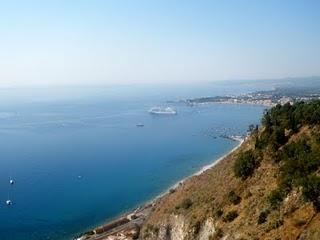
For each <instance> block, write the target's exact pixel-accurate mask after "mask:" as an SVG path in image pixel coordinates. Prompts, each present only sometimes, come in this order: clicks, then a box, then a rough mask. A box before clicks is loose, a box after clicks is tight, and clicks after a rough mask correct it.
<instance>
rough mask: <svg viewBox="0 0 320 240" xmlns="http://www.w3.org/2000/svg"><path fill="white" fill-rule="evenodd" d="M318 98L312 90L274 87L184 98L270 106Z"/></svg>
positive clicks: (202, 101)
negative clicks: (247, 91) (224, 94)
mask: <svg viewBox="0 0 320 240" xmlns="http://www.w3.org/2000/svg"><path fill="white" fill-rule="evenodd" d="M314 99H320V94H319V93H314V92H313V91H309V90H308V91H307V90H305V91H304V90H300V91H299V92H296V91H294V90H292V89H276V90H270V91H257V92H253V93H246V94H241V95H230V96H215V97H200V98H194V99H187V100H184V102H186V103H187V104H188V105H191V106H192V105H194V104H205V103H229V104H256V105H263V106H268V107H272V106H275V105H277V104H280V105H284V104H286V103H291V104H293V103H294V102H298V101H310V100H314Z"/></svg>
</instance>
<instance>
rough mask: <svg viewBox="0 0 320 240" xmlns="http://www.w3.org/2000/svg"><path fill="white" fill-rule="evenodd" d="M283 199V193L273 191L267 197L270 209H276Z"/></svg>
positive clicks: (277, 190)
mask: <svg viewBox="0 0 320 240" xmlns="http://www.w3.org/2000/svg"><path fill="white" fill-rule="evenodd" d="M284 197H285V194H284V193H283V191H281V190H279V189H276V190H273V191H272V192H271V193H270V195H269V197H268V200H269V203H270V205H271V207H273V208H276V207H278V206H279V205H280V204H281V202H282V201H283V198H284Z"/></svg>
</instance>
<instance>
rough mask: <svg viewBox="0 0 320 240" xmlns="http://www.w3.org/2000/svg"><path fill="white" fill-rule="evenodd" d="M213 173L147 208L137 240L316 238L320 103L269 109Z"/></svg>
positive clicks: (319, 235)
mask: <svg viewBox="0 0 320 240" xmlns="http://www.w3.org/2000/svg"><path fill="white" fill-rule="evenodd" d="M250 129H251V134H250V136H249V137H248V138H247V140H246V141H245V142H244V143H243V144H242V146H241V147H240V148H239V149H238V150H237V151H236V152H233V153H232V154H231V155H229V156H227V157H226V158H225V159H224V160H222V161H221V162H219V163H218V164H217V165H216V166H215V167H214V168H212V169H209V170H207V171H206V172H204V173H203V174H201V175H199V176H195V177H192V178H190V179H188V180H187V181H185V182H184V183H183V184H181V185H180V186H179V187H178V188H177V189H175V190H174V191H172V192H171V193H170V194H168V195H167V196H166V197H164V198H161V199H159V200H158V202H156V204H155V206H154V207H153V210H152V213H151V214H150V215H149V217H148V218H147V220H146V221H145V222H144V224H143V227H142V229H141V232H140V238H141V239H144V240H156V239H157V240H183V239H186V240H194V239H200V240H206V239H209V240H214V239H225V240H226V239H273V240H275V239H315V240H316V239H320V228H319V226H320V214H319V213H318V211H319V210H320V176H319V173H320V171H319V166H320V135H319V133H320V101H312V102H309V103H303V102H300V103H296V104H294V105H290V104H286V105H284V106H280V105H278V106H276V107H274V108H272V109H270V110H268V111H266V112H265V114H264V116H263V119H262V125H261V127H259V128H258V127H254V126H251V127H250Z"/></svg>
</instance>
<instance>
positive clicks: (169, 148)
mask: <svg viewBox="0 0 320 240" xmlns="http://www.w3.org/2000/svg"><path fill="white" fill-rule="evenodd" d="M255 89H256V87H255V86H252V85H235V84H232V85H230V84H203V85H184V86H178V85H175V86H174V85H170V86H169V85H167V86H165V85H164V86H162V85H161V86H155V85H153V86H152V85H148V86H133V85H132V86H109V87H56V88H36V89H32V88H25V89H1V90H0V154H1V158H0V222H1V224H0V239H2V240H7V239H8V240H9V239H10V240H18V239H19V240H20V239H29V240H38V239H41V240H43V239H58V240H60V239H71V238H72V237H73V236H75V235H76V234H78V233H80V232H83V231H85V230H87V229H89V228H90V227H93V226H96V225H98V224H101V223H102V222H104V221H105V220H107V219H110V218H113V217H115V216H117V215H119V214H121V213H122V212H124V211H126V210H129V209H132V208H134V207H136V206H138V205H139V204H141V203H143V202H145V201H147V200H150V199H152V198H153V197H155V196H156V195H158V194H160V193H162V192H163V191H164V190H166V189H168V188H169V187H170V186H171V185H173V184H174V183H175V182H177V181H179V180H181V179H183V178H184V177H186V176H188V175H190V174H192V173H194V172H196V171H198V170H199V169H201V168H202V167H203V166H204V165H206V164H209V163H211V162H212V161H214V159H217V158H218V157H220V156H222V155H223V154H225V153H226V152H228V151H229V150H231V149H232V148H233V147H234V146H235V145H236V144H237V143H236V142H234V141H231V140H227V139H224V138H220V137H219V136H220V135H221V134H233V135H234V134H245V133H246V130H247V128H248V125H249V124H251V123H259V120H260V117H261V114H262V112H263V110H264V107H262V106H253V105H231V104H206V105H198V106H194V107H190V106H187V105H185V104H183V103H181V102H179V101H178V100H181V99H185V98H192V97H200V96H216V95H225V94H239V93H245V92H249V91H253V90H255ZM158 105H161V106H172V107H174V108H175V109H177V111H178V114H177V115H176V116H154V115H151V114H149V113H148V112H147V111H148V109H149V108H151V107H153V106H158ZM138 123H143V124H144V125H145V126H144V127H137V126H136V124H138ZM10 178H13V179H14V180H15V182H16V183H15V184H14V185H13V186H10V184H9V179H10ZM8 198H10V199H11V200H12V201H13V205H12V206H6V204H5V201H6V200H7V199H8Z"/></svg>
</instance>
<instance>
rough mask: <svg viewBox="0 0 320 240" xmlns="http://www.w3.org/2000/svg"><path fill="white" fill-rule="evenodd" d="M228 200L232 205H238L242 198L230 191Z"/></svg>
mask: <svg viewBox="0 0 320 240" xmlns="http://www.w3.org/2000/svg"><path fill="white" fill-rule="evenodd" d="M228 200H229V201H230V202H231V203H232V204H234V205H237V204H239V203H240V202H241V197H239V196H238V195H237V194H236V193H235V192H234V191H230V192H229V194H228Z"/></svg>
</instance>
